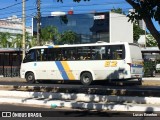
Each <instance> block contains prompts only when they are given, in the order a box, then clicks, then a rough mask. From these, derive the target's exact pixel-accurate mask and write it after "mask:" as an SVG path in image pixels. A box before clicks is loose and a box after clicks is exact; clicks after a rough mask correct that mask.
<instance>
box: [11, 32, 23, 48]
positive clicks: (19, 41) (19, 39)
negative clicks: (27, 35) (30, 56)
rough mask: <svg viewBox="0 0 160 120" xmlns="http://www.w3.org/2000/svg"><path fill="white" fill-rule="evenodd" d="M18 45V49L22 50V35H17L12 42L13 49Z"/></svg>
mask: <svg viewBox="0 0 160 120" xmlns="http://www.w3.org/2000/svg"><path fill="white" fill-rule="evenodd" d="M15 44H16V47H17V48H22V34H17V35H16V36H15V38H13V40H12V47H14V45H15Z"/></svg>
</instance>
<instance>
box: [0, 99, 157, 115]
mask: <svg viewBox="0 0 160 120" xmlns="http://www.w3.org/2000/svg"><path fill="white" fill-rule="evenodd" d="M0 102H1V103H10V104H24V105H38V106H45V107H50V108H78V109H89V110H110V111H145V112H151V111H152V112H157V111H160V107H157V106H156V107H153V106H151V105H150V106H149V105H148V106H147V105H145V106H144V105H142V106H140V105H131V104H117V103H106V104H102V103H84V102H76V101H71V102H66V101H58V100H52V101H48V100H34V99H29V98H4V97H3V98H0Z"/></svg>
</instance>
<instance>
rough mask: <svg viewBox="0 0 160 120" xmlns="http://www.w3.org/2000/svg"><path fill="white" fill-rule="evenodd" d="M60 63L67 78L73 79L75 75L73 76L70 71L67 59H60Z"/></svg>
mask: <svg viewBox="0 0 160 120" xmlns="http://www.w3.org/2000/svg"><path fill="white" fill-rule="evenodd" d="M61 63H62V66H63V68H64V70H65V72H66V74H67V76H68V78H69V79H70V80H75V77H74V75H73V73H72V71H71V69H70V67H69V65H68V63H67V61H61Z"/></svg>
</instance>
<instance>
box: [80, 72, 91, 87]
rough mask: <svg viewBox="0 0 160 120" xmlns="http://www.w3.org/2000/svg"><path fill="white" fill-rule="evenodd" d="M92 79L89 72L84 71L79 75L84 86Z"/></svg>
mask: <svg viewBox="0 0 160 120" xmlns="http://www.w3.org/2000/svg"><path fill="white" fill-rule="evenodd" d="M92 81H93V78H92V75H91V73H89V72H84V73H82V75H81V83H82V84H83V85H85V86H88V85H90V84H91V83H92Z"/></svg>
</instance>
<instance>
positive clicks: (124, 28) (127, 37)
mask: <svg viewBox="0 0 160 120" xmlns="http://www.w3.org/2000/svg"><path fill="white" fill-rule="evenodd" d="M116 41H121V42H129V43H133V24H132V23H131V22H128V17H126V16H125V15H121V14H117V13H113V12H110V42H116Z"/></svg>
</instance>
